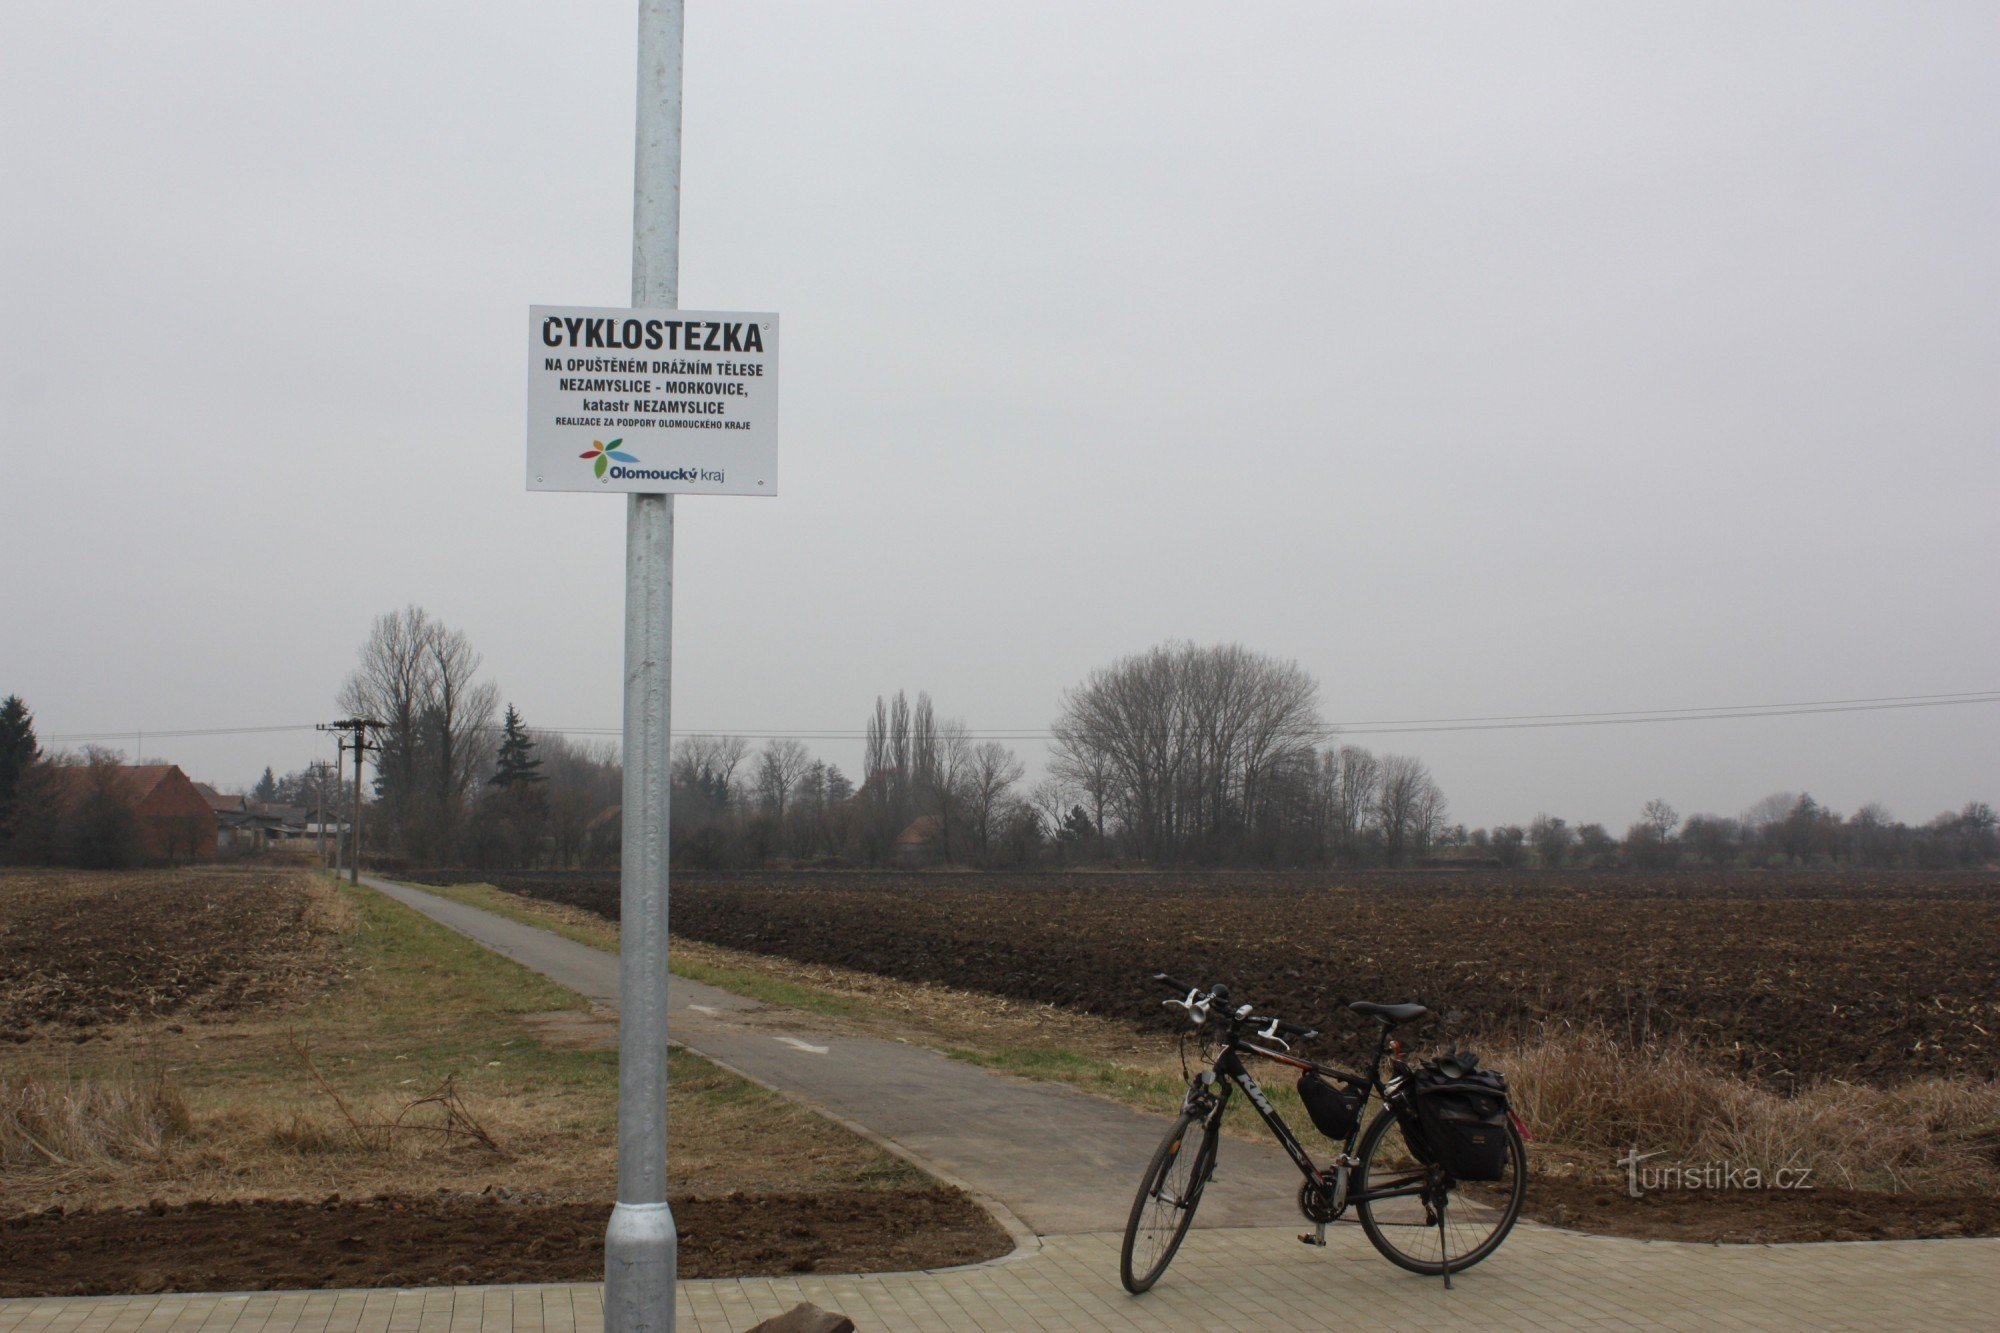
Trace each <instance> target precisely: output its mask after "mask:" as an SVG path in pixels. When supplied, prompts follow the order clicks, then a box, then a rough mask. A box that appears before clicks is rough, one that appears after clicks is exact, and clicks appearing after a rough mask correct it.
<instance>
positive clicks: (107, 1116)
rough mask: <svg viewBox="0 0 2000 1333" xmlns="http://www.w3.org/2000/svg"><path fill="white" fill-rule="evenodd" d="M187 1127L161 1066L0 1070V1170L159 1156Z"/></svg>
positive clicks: (182, 1104) (174, 1083) (182, 1102)
mask: <svg viewBox="0 0 2000 1333" xmlns="http://www.w3.org/2000/svg"><path fill="white" fill-rule="evenodd" d="M193 1129H194V1120H193V1117H192V1116H191V1115H190V1113H189V1111H188V1106H187V1101H186V1099H185V1098H184V1097H183V1096H182V1094H181V1087H180V1081H179V1080H178V1079H176V1078H174V1077H173V1076H172V1075H170V1074H168V1073H167V1072H166V1071H165V1070H155V1071H154V1072H153V1073H152V1074H150V1075H141V1074H139V1073H137V1072H126V1073H122V1074H112V1075H109V1076H99V1077H78V1076H75V1075H69V1074H56V1075H45V1074H32V1073H30V1074H10V1075H0V1167H5V1168H7V1169H8V1170H10V1171H14V1170H33V1169H47V1168H56V1169H58V1170H64V1169H69V1168H76V1167H102V1166H106V1165H109V1164H112V1163H119V1162H158V1161H164V1160H166V1159H167V1158H169V1157H170V1156H171V1154H172V1150H173V1146H174V1144H175V1143H176V1142H177V1141H180V1140H184V1139H186V1138H187V1137H188V1135H189V1134H190V1133H191V1132H192V1131H193Z"/></svg>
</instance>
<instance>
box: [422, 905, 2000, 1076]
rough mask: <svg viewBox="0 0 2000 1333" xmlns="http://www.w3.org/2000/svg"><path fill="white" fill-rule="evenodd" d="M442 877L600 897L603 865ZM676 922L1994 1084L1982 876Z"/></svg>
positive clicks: (1992, 968)
mask: <svg viewBox="0 0 2000 1333" xmlns="http://www.w3.org/2000/svg"><path fill="white" fill-rule="evenodd" d="M440 878H443V877H440ZM461 878H475V879H484V880H486V881H487V882H497V883H498V885H499V887H502V888H506V889H510V890H513V891H515V892H520V893H527V894H532V895H533V896H536V897H540V898H546V899H549V900H551V901H556V902H564V903H570V904H573V905H576V906H580V907H585V908H589V909H591V910H594V911H597V912H598V913H600V914H601V915H604V916H606V917H609V918H612V919H615V918H616V916H617V912H618V891H617V877H616V875H615V874H603V875H598V874H584V873H571V874H566V875H548V874H539V875H527V874H522V875H513V874H497V873H493V872H481V873H477V874H470V875H466V876H462V877H461ZM673 913H674V929H675V930H676V931H678V932H682V933H685V934H687V935H690V936H692V937H694V938H696V939H700V940H706V941H709V942H711V943H715V944H721V945H727V946H729V947H731V948H737V949H744V950H748V951H752V952H757V953H766V954H774V955H777V956H780V957H785V958H790V959H794V960H796V961H799V962H805V963H822V964H830V965H835V966H841V967H849V968H855V969H858V970H861V971H866V972H875V973H878V974H881V975H885V976H893V977H899V978H902V979H905V980H911V981H928V982H938V983H942V984H945V985H950V986H956V987H964V988H970V989H977V990H985V991H989V992H992V993H995V994H1000V995H1006V996H1011V997H1013V998H1016V999H1023V1000H1028V1001H1032V1002H1037V1003H1052V1004H1058V1005H1065V1006H1070V1007H1074V1008H1077V1009H1080V1010H1083V1011H1086V1012H1089V1013H1095V1014H1102V1015H1109V1016H1117V1017H1126V1018H1130V1019H1132V1020H1134V1021H1135V1022H1138V1023H1141V1024H1157V1023H1159V1022H1161V1021H1162V1020H1161V1019H1160V1018H1159V1014H1160V1012H1161V1011H1160V1009H1159V998H1160V997H1159V996H1158V995H1157V994H1155V993H1154V991H1153V990H1152V988H1151V987H1150V986H1149V985H1148V984H1147V983H1146V980H1145V978H1146V977H1147V976H1148V975H1150V974H1151V973H1152V972H1154V971H1165V972H1169V973H1172V974H1174V975H1176V976H1183V977H1187V978H1189V979H1190V980H1196V981H1223V982H1227V983H1228V984H1229V985H1230V987H1231V988H1232V990H1233V991H1234V993H1235V994H1236V996H1237V997H1238V998H1239V999H1243V1000H1250V1001H1254V1002H1255V1003H1256V1004H1257V1005H1258V1006H1259V1007H1260V1008H1261V1009H1266V1010H1269V1011H1273V1012H1277V1013H1280V1014H1283V1015H1286V1016H1288V1017H1291V1018H1295V1019H1298V1020H1300V1021H1302V1022H1311V1023H1315V1024H1318V1025H1319V1026H1321V1027H1322V1028H1324V1029H1326V1030H1327V1031H1328V1032H1329V1033H1331V1034H1335V1041H1336V1042H1337V1043H1339V1044H1340V1045H1341V1046H1347V1047H1352V1046H1355V1045H1358V1044H1359V1042H1358V1040H1357V1038H1358V1035H1359V1034H1360V1033H1361V1032H1362V1028H1361V1027H1360V1026H1359V1025H1357V1024H1355V1023H1354V1022H1352V1021H1350V1018H1349V1016H1348V1015H1347V1014H1346V1013H1345V1012H1344V1011H1343V1010H1342V1008H1341V1006H1342V1005H1343V1004H1344V1003H1345V1002H1346V1001H1349V1000H1357V999H1366V1000H1378V1001H1401V1000H1417V1001H1420V1002H1422V1003H1425V1004H1427V1005H1429V1006H1431V1008H1432V1010H1433V1012H1434V1013H1435V1014H1437V1015H1438V1021H1437V1022H1435V1023H1433V1024H1431V1025H1430V1026H1428V1027H1426V1028H1425V1029H1424V1030H1423V1031H1422V1032H1421V1033H1419V1034H1418V1036H1419V1037H1420V1038H1424V1039H1430V1038H1457V1039H1462V1040H1473V1039H1476V1038H1478V1037H1479V1036H1482V1035H1496V1034H1497V1035H1506V1036H1518V1035H1527V1034H1529V1033H1531V1032H1532V1031H1533V1030H1535V1029H1536V1028H1537V1027H1538V1026H1539V1025H1541V1024H1544V1023H1551V1022H1552V1023H1557V1024H1587V1025H1592V1026H1596V1027H1602V1028H1604V1029H1606V1030H1608V1031H1610V1032H1612V1033H1614V1034H1616V1035H1617V1036H1619V1037H1621V1038H1623V1039H1626V1040H1643V1039H1647V1038H1654V1037H1678V1038H1684V1039H1687V1040H1690V1041H1692V1042H1694V1043H1696V1044H1697V1045H1699V1046H1700V1047H1702V1048H1704V1049H1706V1050H1707V1051H1709V1052H1711V1053H1712V1054H1713V1056H1714V1057H1715V1059H1716V1061H1717V1062H1718V1063H1719V1064H1720V1065H1722V1066H1724V1067H1727V1068H1731V1069H1733V1070H1735V1071H1736V1072H1740V1073H1743V1074H1746V1075H1749V1076H1751V1077H1754V1078H1757V1079H1759V1080H1760V1081H1762V1082H1764V1083H1765V1084H1766V1085H1767V1086H1774V1087H1778V1088H1780V1089H1785V1088H1789V1087H1792V1086H1796V1085H1797V1084H1799V1083H1803V1082H1809V1081H1812V1080H1816V1079H1820V1078H1826V1077H1840V1078H1847V1079H1859V1080H1865V1081H1879V1082H1895V1081H1900V1080H1902V1079H1906V1078H1910V1077H1914V1076H1919V1075H1926V1074H1940V1075H1950V1076H1955V1077H1972V1078H1982V1079H1984V1078H1993V1077H1995V1076H2000V1035H1996V1034H2000V1022H1996V1020H2000V1012H1996V1011H1995V1010H1994V1008H1993V997H1994V996H1995V995H1996V994H2000V950H1996V949H1994V948H1993V946H1992V941H1993V940H1994V939H2000V879H1996V878H1995V877H1994V876H1992V875H1969V874H1966V875H1961V874H1954V875H1942V874H1939V875H1926V874H1902V875H1897V876H1881V877H1872V878H1871V877H1869V876H1864V875H1859V874H1852V875H1850V874H1839V873H1799V874H1764V873H1755V872H1707V873H1704V872H1684V873H1677V874H1665V875H1614V874H1597V873H1575V874H1521V873H1518V872H1503V871H1485V872H1469V873H1468V872H1436V873H1403V872H1372V873H1358V874H1335V873H1318V874H1314V873H1271V874H1253V873H1220V874H1196V873H1162V874H1071V875H1007V874H989V875H963V874H958V875H953V874H912V873H893V872H889V873H861V874H855V873H827V874H809V873H808V874H798V873H794V874H786V873H769V874H753V873H744V874H737V875H680V876H677V877H676V878H675V881H674V901H673ZM1337 1049H1338V1048H1337ZM1345 1053H1346V1054H1349V1055H1353V1054H1356V1052H1355V1051H1353V1050H1347V1051H1345Z"/></svg>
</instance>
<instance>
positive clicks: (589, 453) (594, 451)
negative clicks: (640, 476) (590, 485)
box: [577, 436, 639, 477]
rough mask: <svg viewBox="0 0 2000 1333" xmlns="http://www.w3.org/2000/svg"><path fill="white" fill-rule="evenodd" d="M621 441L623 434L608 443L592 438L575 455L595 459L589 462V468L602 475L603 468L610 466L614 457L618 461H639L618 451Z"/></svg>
mask: <svg viewBox="0 0 2000 1333" xmlns="http://www.w3.org/2000/svg"><path fill="white" fill-rule="evenodd" d="M623 443H625V439H624V437H623V436H620V437H619V438H617V439H615V440H613V441H612V442H611V443H609V444H606V443H605V442H604V441H602V440H592V441H591V442H590V448H589V449H587V450H585V451H584V452H583V453H580V454H578V455H577V457H578V458H594V459H596V460H597V461H596V462H595V463H593V464H591V469H592V471H594V472H595V473H596V475H598V476H600V477H602V476H603V475H604V469H606V468H608V467H610V466H611V463H612V460H614V459H616V460H617V461H618V462H620V463H636V462H638V461H639V460H638V459H637V458H634V457H633V456H632V455H631V454H624V453H620V452H618V446H619V445H621V444H623Z"/></svg>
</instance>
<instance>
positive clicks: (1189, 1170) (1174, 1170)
mask: <svg viewBox="0 0 2000 1333" xmlns="http://www.w3.org/2000/svg"><path fill="white" fill-rule="evenodd" d="M1214 1170H1215V1131H1214V1130H1213V1129H1211V1128H1208V1127H1207V1126H1205V1125H1204V1124H1203V1123H1202V1119H1201V1117H1200V1116H1197V1115H1195V1114H1193V1113H1192V1112H1188V1111H1183V1112H1181V1114H1180V1117H1179V1119H1177V1120H1175V1121H1174V1123H1173V1127H1172V1128H1171V1129H1169V1130H1168V1131H1167V1136H1166V1137H1165V1138H1164V1139H1161V1140H1160V1146H1159V1147H1158V1148H1157V1149H1155V1150H1154V1152H1153V1160H1152V1162H1151V1163H1150V1164H1149V1165H1148V1166H1147V1167H1146V1177H1145V1179H1144V1180H1142V1181H1140V1182H1139V1193H1138V1196H1137V1197H1136V1198H1134V1199H1133V1200H1132V1215H1131V1216H1130V1217H1129V1218H1127V1219H1126V1222H1125V1244H1124V1246H1123V1248H1122V1249H1120V1251H1119V1253H1118V1277H1119V1280H1120V1281H1122V1282H1123V1283H1124V1284H1125V1290H1127V1291H1129V1292H1131V1293H1132V1294H1133V1295H1134V1296H1136V1295H1138V1294H1139V1293H1140V1292H1142V1291H1145V1290H1147V1289H1148V1288H1150V1287H1151V1286H1152V1285H1153V1284H1154V1283H1155V1282H1158V1281H1159V1280H1160V1274H1162V1273H1164V1272H1166V1271H1167V1265H1168V1264H1170V1263H1172V1262H1173V1258H1174V1252H1175V1251H1176V1250H1178V1249H1180V1247H1181V1240H1182V1239H1183V1238H1184V1237H1185V1236H1186V1235H1187V1230H1188V1227H1190V1226H1191V1225H1193V1223H1194V1210H1195V1208H1196V1206H1197V1205H1199V1204H1200V1203H1201V1192H1202V1190H1203V1189H1204V1188H1205V1187H1206V1186H1207V1185H1208V1178H1209V1175H1210V1174H1211V1173H1212V1172H1213V1171H1214Z"/></svg>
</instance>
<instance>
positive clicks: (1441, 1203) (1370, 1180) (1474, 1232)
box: [1353, 1108, 1528, 1277]
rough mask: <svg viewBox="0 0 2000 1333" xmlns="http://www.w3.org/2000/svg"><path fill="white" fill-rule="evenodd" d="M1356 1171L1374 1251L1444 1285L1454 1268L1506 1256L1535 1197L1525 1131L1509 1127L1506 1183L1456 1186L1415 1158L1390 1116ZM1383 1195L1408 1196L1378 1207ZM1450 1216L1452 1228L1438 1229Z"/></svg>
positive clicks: (1376, 1125)
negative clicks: (1524, 1205) (1498, 1253)
mask: <svg viewBox="0 0 2000 1333" xmlns="http://www.w3.org/2000/svg"><path fill="white" fill-rule="evenodd" d="M1359 1156H1360V1158H1361V1165H1360V1166H1359V1167H1357V1168H1355V1178H1354V1189H1353V1196H1354V1214H1355V1217H1356V1218H1358V1219H1359V1220H1360V1222H1361V1230H1362V1231H1363V1232H1365V1233H1366V1234H1367V1236H1368V1243H1369V1244H1371V1245H1373V1246H1374V1247H1375V1248H1376V1249H1377V1250H1379V1251H1380V1252H1381V1254H1382V1257H1383V1258H1384V1259H1387V1260H1388V1261H1389V1262H1390V1263H1392V1264H1395V1265H1396V1266H1397V1267H1399V1268H1407V1269H1409V1270H1410V1271H1411V1272H1412V1273H1423V1274H1425V1275H1427V1276H1429V1277H1436V1276H1438V1274H1440V1273H1442V1272H1443V1271H1444V1268H1445V1261H1446V1260H1447V1259H1448V1260H1450V1263H1451V1271H1452V1272H1454V1273H1456V1272H1459V1271H1461V1270H1463V1269H1467V1268H1470V1267H1472V1265H1474V1264H1476V1263H1478V1262H1479V1261H1480V1260H1481V1259H1484V1258H1486V1256H1488V1255H1490V1254H1492V1253H1493V1251H1495V1250H1497V1249H1499V1248H1500V1242H1501V1241H1503V1240H1505V1239H1507V1233H1508V1232H1509V1231H1512V1230H1513V1229H1514V1222H1515V1219H1517V1218H1518V1217H1520V1215H1521V1202H1522V1200H1524V1199H1526V1198H1527V1197H1528V1150H1527V1147H1526V1145H1524V1144H1523V1143H1522V1142H1521V1134H1520V1131H1519V1130H1517V1129H1515V1128H1514V1126H1513V1125H1511V1124H1510V1125H1508V1126H1507V1168H1506V1170H1505V1171H1504V1172H1503V1173H1502V1174H1501V1177H1500V1179H1498V1180H1454V1179H1452V1178H1451V1177H1450V1176H1448V1175H1446V1174H1445V1173H1443V1172H1442V1171H1440V1170H1438V1169H1437V1168H1435V1167H1427V1166H1425V1165H1424V1164H1423V1163H1421V1162H1419V1161H1417V1160H1416V1158H1414V1157H1412V1156H1411V1155H1410V1151H1409V1148H1408V1145H1406V1144H1405V1143H1404V1142H1403V1135H1402V1131H1401V1130H1399V1129H1397V1128H1396V1116H1395V1113H1394V1112H1393V1111H1390V1110H1388V1109H1386V1108H1385V1109H1384V1110H1382V1111H1381V1112H1380V1113H1378V1114H1377V1115H1376V1117H1375V1119H1374V1120H1373V1121H1372V1122H1371V1123H1370V1124H1369V1126H1368V1130H1367V1132H1366V1133H1364V1134H1363V1135H1362V1136H1361V1148H1360V1153H1359ZM1380 1190H1399V1191H1400V1190H1407V1191H1409V1192H1408V1193H1400V1194H1397V1195H1396V1196H1395V1197H1392V1198H1385V1199H1370V1198H1369V1197H1368V1195H1370V1194H1372V1193H1375V1192H1377V1191H1380ZM1440 1210H1442V1213H1443V1217H1444V1225H1443V1226H1442V1227H1440V1226H1439V1225H1438V1217H1439V1212H1440Z"/></svg>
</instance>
